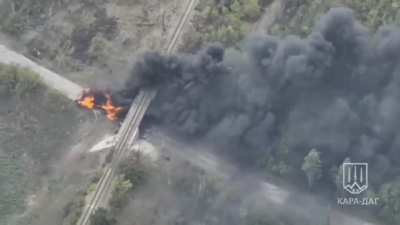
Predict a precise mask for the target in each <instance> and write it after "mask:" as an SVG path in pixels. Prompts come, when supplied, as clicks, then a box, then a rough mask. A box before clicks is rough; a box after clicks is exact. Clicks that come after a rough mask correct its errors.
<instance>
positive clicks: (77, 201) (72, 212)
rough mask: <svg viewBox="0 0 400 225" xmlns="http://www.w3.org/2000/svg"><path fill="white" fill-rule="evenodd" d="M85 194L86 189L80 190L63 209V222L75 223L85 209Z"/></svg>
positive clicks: (69, 224)
mask: <svg viewBox="0 0 400 225" xmlns="http://www.w3.org/2000/svg"><path fill="white" fill-rule="evenodd" d="M85 196H86V193H85V192H84V191H81V192H78V194H77V195H76V196H74V199H73V200H71V201H70V202H69V203H68V204H67V205H66V206H65V207H64V209H63V221H64V223H63V224H66V225H75V224H76V223H77V222H78V220H79V218H80V216H81V214H82V211H83V207H84V206H85Z"/></svg>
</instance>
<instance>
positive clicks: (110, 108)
mask: <svg viewBox="0 0 400 225" xmlns="http://www.w3.org/2000/svg"><path fill="white" fill-rule="evenodd" d="M96 98H97V99H96ZM98 98H102V99H104V100H105V102H104V101H103V102H102V103H98V102H99V100H98ZM76 102H77V103H78V105H79V106H81V107H83V108H86V109H91V110H93V109H101V110H103V111H104V112H105V114H106V116H107V118H108V119H109V120H111V121H115V120H117V119H118V116H119V114H120V113H121V112H122V111H123V110H124V108H123V107H120V106H116V105H114V103H113V101H112V97H111V95H110V94H107V93H103V92H95V91H92V90H90V89H86V90H84V91H83V93H82V95H81V96H80V97H79V98H78V99H77V100H76Z"/></svg>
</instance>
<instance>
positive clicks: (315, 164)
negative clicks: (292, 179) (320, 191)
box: [301, 149, 322, 188]
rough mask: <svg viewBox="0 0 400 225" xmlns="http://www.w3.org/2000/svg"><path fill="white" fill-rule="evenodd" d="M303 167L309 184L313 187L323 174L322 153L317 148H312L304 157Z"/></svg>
mask: <svg viewBox="0 0 400 225" xmlns="http://www.w3.org/2000/svg"><path fill="white" fill-rule="evenodd" d="M301 169H302V170H303V171H304V173H305V174H306V176H307V181H308V186H309V187H310V188H311V187H312V186H313V185H314V183H315V182H316V181H318V180H319V179H320V178H321V176H322V163H321V157H320V153H319V152H318V151H317V150H316V149H311V151H310V152H309V153H308V155H307V156H306V157H305V158H304V163H303V165H302V166H301Z"/></svg>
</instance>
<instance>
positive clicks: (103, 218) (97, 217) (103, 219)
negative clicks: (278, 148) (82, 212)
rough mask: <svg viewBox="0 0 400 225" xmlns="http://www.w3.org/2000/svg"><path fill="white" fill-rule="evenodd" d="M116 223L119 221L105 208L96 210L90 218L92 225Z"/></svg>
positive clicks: (111, 224) (112, 224)
mask: <svg viewBox="0 0 400 225" xmlns="http://www.w3.org/2000/svg"><path fill="white" fill-rule="evenodd" d="M116 223H117V221H116V220H115V219H114V218H113V217H112V216H111V215H110V213H109V212H108V211H107V210H106V209H103V208H99V209H98V210H96V212H95V213H94V214H93V215H92V216H91V217H90V225H114V224H116Z"/></svg>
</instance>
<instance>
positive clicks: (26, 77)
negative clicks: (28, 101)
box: [0, 64, 42, 97]
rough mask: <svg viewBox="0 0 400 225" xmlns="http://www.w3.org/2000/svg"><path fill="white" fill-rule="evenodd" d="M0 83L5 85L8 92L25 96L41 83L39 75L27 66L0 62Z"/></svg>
mask: <svg viewBox="0 0 400 225" xmlns="http://www.w3.org/2000/svg"><path fill="white" fill-rule="evenodd" d="M0 85H1V86H3V87H5V88H6V91H7V92H8V93H9V94H12V93H14V94H16V95H17V96H18V97H25V96H27V95H29V94H31V93H32V92H33V91H35V90H36V89H37V88H38V87H40V86H41V85H42V83H41V80H40V77H39V75H38V74H36V73H35V72H33V71H31V70H29V69H27V68H21V67H18V66H15V65H5V64H0Z"/></svg>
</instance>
